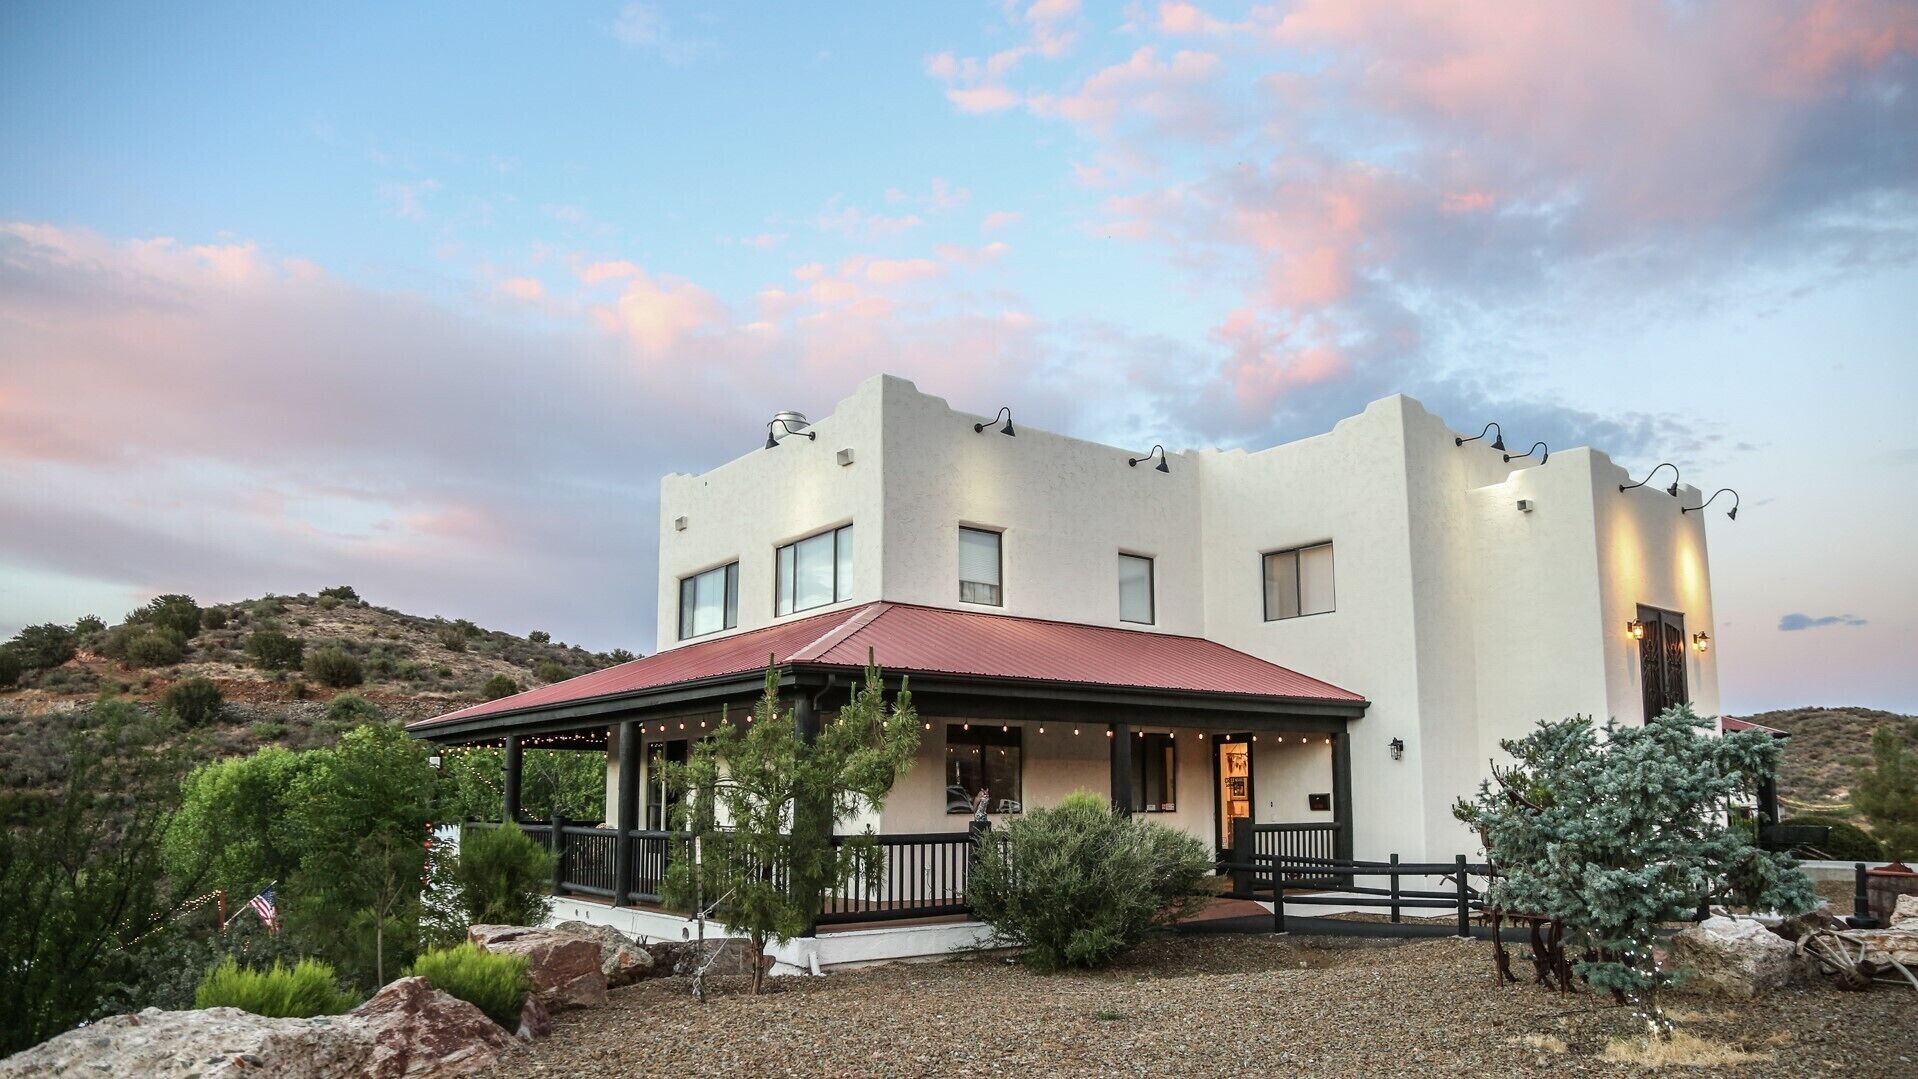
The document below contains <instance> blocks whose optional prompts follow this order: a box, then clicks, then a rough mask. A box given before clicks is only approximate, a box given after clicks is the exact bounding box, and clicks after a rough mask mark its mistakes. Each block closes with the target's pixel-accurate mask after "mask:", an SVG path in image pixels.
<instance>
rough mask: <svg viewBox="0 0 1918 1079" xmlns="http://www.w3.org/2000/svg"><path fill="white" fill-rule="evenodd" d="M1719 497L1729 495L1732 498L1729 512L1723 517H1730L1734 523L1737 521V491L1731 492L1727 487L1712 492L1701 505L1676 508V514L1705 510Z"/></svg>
mask: <svg viewBox="0 0 1918 1079" xmlns="http://www.w3.org/2000/svg"><path fill="white" fill-rule="evenodd" d="M1719 495H1730V496H1732V508H1731V510H1730V512H1728V513H1726V514H1725V516H1727V517H1730V518H1731V519H1732V520H1734V521H1736V520H1738V492H1737V491H1734V490H1732V489H1731V488H1729V487H1720V488H1719V489H1718V490H1716V491H1713V492H1712V496H1711V497H1710V498H1708V499H1706V500H1705V501H1703V502H1701V503H1699V504H1698V505H1696V506H1680V507H1678V512H1679V513H1690V512H1692V511H1693V510H1702V509H1704V508H1705V507H1706V506H1709V505H1711V504H1712V503H1714V502H1716V501H1718V496H1719Z"/></svg>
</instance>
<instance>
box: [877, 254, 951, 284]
mask: <svg viewBox="0 0 1918 1079" xmlns="http://www.w3.org/2000/svg"><path fill="white" fill-rule="evenodd" d="M941 272H942V271H941V269H940V267H939V264H938V263H937V262H934V261H932V260H931V259H874V260H872V261H871V262H868V263H867V264H866V280H868V281H871V282H872V283H873V284H875V285H898V284H904V283H905V282H908V281H923V280H925V279H926V278H929V277H937V276H939V274H940V273H941Z"/></svg>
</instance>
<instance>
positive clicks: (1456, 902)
mask: <svg viewBox="0 0 1918 1079" xmlns="http://www.w3.org/2000/svg"><path fill="white" fill-rule="evenodd" d="M1234 857H1235V858H1236V857H1237V855H1236V854H1235V856H1234ZM1219 868H1220V869H1221V870H1222V871H1229V872H1231V873H1232V874H1233V877H1234V880H1235V881H1236V880H1239V879H1244V878H1251V879H1252V880H1253V881H1254V882H1255V884H1258V885H1263V886H1264V887H1268V888H1270V889H1271V891H1272V931H1273V932H1275V933H1283V932H1285V908H1286V906H1287V904H1296V905H1305V906H1341V907H1344V906H1355V905H1364V906H1382V907H1386V908H1388V909H1389V910H1390V911H1391V917H1392V921H1393V922H1395V923H1396V922H1399V921H1401V920H1402V914H1401V912H1402V911H1403V910H1404V909H1405V908H1407V907H1412V908H1419V909H1436V910H1454V911H1457V912H1458V935H1459V936H1462V937H1468V936H1471V935H1472V914H1473V912H1475V911H1478V910H1482V909H1483V908H1484V893H1483V892H1482V891H1480V890H1479V889H1477V888H1474V887H1472V884H1471V878H1472V877H1474V876H1477V877H1485V878H1490V876H1491V874H1492V868H1491V866H1489V865H1487V864H1485V863H1482V862H1468V861H1466V860H1465V855H1463V854H1461V855H1458V856H1457V857H1455V858H1454V859H1453V860H1452V861H1449V862H1402V861H1400V860H1399V856H1398V855H1396V854H1394V855H1392V856H1391V857H1390V858H1388V859H1387V860H1385V861H1383V862H1376V861H1361V860H1357V859H1351V858H1344V859H1340V858H1314V857H1304V856H1284V855H1274V854H1252V855H1250V856H1248V857H1246V859H1245V860H1243V861H1232V862H1221V863H1220V864H1219ZM1361 877H1365V878H1375V877H1382V878H1384V879H1385V880H1386V882H1387V884H1386V887H1383V888H1380V887H1375V886H1372V885H1361V884H1359V883H1358V879H1359V878H1361ZM1407 877H1414V878H1423V877H1437V878H1439V879H1440V880H1441V881H1442V882H1449V883H1450V885H1451V887H1449V888H1445V889H1438V888H1407V887H1405V886H1404V880H1405V878H1407ZM1288 888H1294V889H1297V888H1307V889H1325V888H1334V889H1337V891H1338V893H1339V894H1337V895H1287V894H1285V893H1286V889H1288ZM1354 896H1362V897H1377V898H1378V899H1382V900H1384V902H1375V903H1362V902H1361V903H1355V902H1354V901H1353V897H1354Z"/></svg>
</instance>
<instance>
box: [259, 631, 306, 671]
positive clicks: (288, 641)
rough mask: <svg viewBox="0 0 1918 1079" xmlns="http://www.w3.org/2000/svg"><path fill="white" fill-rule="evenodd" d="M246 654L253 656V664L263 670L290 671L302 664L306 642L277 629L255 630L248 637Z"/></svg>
mask: <svg viewBox="0 0 1918 1079" xmlns="http://www.w3.org/2000/svg"><path fill="white" fill-rule="evenodd" d="M246 654H247V655H249V656H252V657H253V665H254V666H255V667H258V668H260V669H261V670H264V671H288V670H292V669H294V668H296V667H298V666H299V665H300V661H301V659H302V657H303V656H305V654H306V642H305V641H302V640H300V639H299V638H298V637H289V636H287V635H286V634H284V633H281V632H280V631H279V630H277V629H260V630H254V631H253V635H252V636H251V637H248V638H247V639H246Z"/></svg>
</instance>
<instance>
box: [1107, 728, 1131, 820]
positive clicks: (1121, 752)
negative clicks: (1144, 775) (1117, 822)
mask: <svg viewBox="0 0 1918 1079" xmlns="http://www.w3.org/2000/svg"><path fill="white" fill-rule="evenodd" d="M1112 811H1113V812H1114V813H1117V814H1118V815H1119V816H1121V817H1130V816H1131V815H1132V726H1131V724H1128V723H1114V724H1113V725H1112Z"/></svg>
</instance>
